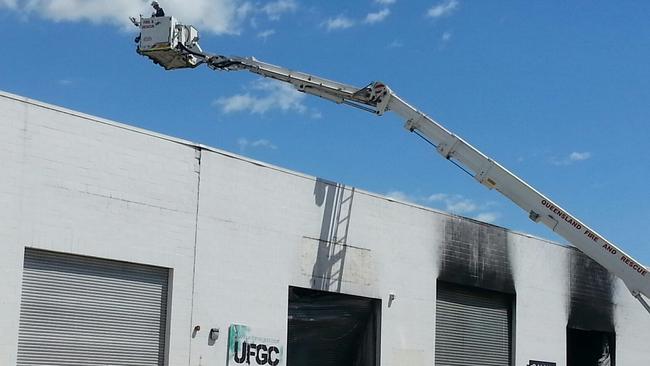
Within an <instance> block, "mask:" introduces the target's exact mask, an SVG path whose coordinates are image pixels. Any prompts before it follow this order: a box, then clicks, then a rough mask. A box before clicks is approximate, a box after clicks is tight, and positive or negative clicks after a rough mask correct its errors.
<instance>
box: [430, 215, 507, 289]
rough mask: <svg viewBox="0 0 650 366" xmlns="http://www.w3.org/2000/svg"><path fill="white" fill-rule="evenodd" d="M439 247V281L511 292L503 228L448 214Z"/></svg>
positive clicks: (505, 232)
mask: <svg viewBox="0 0 650 366" xmlns="http://www.w3.org/2000/svg"><path fill="white" fill-rule="evenodd" d="M440 250H441V252H440V273H439V274H438V279H439V280H442V281H447V282H452V283H457V284H461V285H466V286H473V287H480V288H484V289H490V290H495V291H499V292H505V293H510V294H514V293H515V284H514V280H513V276H512V267H511V263H510V256H509V253H508V232H507V230H506V229H504V228H500V227H498V226H493V225H490V224H485V223H481V222H477V221H472V220H469V219H466V218H461V217H449V218H448V219H446V221H445V229H444V239H443V243H442V246H441V249H440Z"/></svg>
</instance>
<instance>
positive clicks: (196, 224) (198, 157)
mask: <svg viewBox="0 0 650 366" xmlns="http://www.w3.org/2000/svg"><path fill="white" fill-rule="evenodd" d="M195 151H196V155H195V159H196V162H195V166H194V172H195V173H196V213H195V216H194V257H193V259H192V260H193V262H192V299H191V301H190V329H188V330H187V331H189V332H190V337H189V347H188V349H189V354H188V355H187V364H188V365H190V363H191V362H192V329H193V328H194V287H195V286H196V246H197V241H198V235H199V200H200V198H201V195H200V191H201V147H196V150H195Z"/></svg>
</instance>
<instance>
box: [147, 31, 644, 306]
mask: <svg viewBox="0 0 650 366" xmlns="http://www.w3.org/2000/svg"><path fill="white" fill-rule="evenodd" d="M167 23H171V24H175V26H176V27H182V26H179V25H178V24H177V23H176V22H175V21H174V20H173V19H172V21H171V22H167ZM189 27H191V26H189ZM141 32H142V35H143V37H144V35H145V30H142V29H141ZM173 33H174V32H170V34H172V37H173ZM179 33H180V34H182V32H179ZM197 41H198V35H197V36H196V37H194V38H193V39H192V40H191V42H189V43H188V42H187V41H185V42H184V41H183V40H180V41H179V40H178V39H171V40H170V42H169V43H170V44H174V45H175V47H170V48H169V52H170V55H165V56H164V57H163V58H161V59H158V60H156V59H155V58H154V57H152V56H151V55H147V54H146V51H145V52H142V51H140V50H139V53H141V54H145V55H147V56H149V57H150V58H152V59H154V61H155V62H156V63H159V64H161V66H163V67H165V68H168V67H167V65H166V64H165V62H166V61H165V60H174V64H173V66H174V67H173V68H182V67H183V66H179V62H178V60H179V59H183V58H185V59H187V60H189V61H188V65H187V66H186V67H196V66H198V65H200V64H206V65H207V66H208V67H209V68H211V69H213V70H223V71H239V70H246V71H250V72H253V73H255V74H258V75H261V76H264V77H268V78H272V79H276V80H279V81H282V82H286V83H290V84H291V85H293V86H294V87H295V88H296V89H297V90H298V91H300V92H304V93H307V94H312V95H315V96H318V97H321V98H324V99H327V100H330V101H333V102H335V103H338V104H347V105H351V106H354V107H357V108H360V109H363V110H365V111H368V112H371V113H374V114H376V115H383V114H384V113H385V112H387V111H391V112H394V113H396V114H397V115H399V116H400V117H401V118H402V119H403V120H404V121H405V124H404V127H405V128H406V129H407V130H409V131H411V132H414V133H416V134H418V135H420V136H421V137H422V138H424V139H426V140H427V141H428V142H429V143H431V144H432V145H434V146H435V148H436V150H437V151H438V153H439V154H440V155H442V157H444V158H445V159H447V160H450V161H452V162H453V163H454V164H456V165H458V166H459V167H461V168H462V169H463V170H465V171H466V172H467V173H469V174H470V175H471V176H473V177H474V179H476V181H478V182H479V183H481V184H482V185H484V186H486V187H487V188H488V189H494V190H496V191H498V192H500V193H501V194H503V195H504V196H506V197H507V198H508V199H510V200H511V201H512V202H514V203H515V204H516V205H517V206H519V207H521V208H522V209H523V210H524V211H525V212H526V213H527V214H528V217H529V218H530V219H531V220H533V221H534V222H536V223H541V224H544V225H545V226H547V227H548V228H550V229H551V230H553V231H554V232H556V233H557V234H559V235H560V236H561V237H563V238H565V239H566V240H567V241H568V242H569V243H571V244H573V245H574V246H575V247H576V248H578V249H580V250H581V251H582V252H583V253H585V254H586V255H588V256H589V257H590V258H592V259H593V260H595V261H596V262H598V263H599V264H600V265H602V266H603V267H605V268H606V269H607V270H609V271H610V272H611V273H613V274H614V275H616V276H618V277H619V278H620V279H621V280H622V281H623V282H624V283H625V285H626V286H627V287H628V289H629V290H630V292H631V293H632V295H633V296H634V297H635V298H636V299H637V300H638V301H639V302H640V303H641V304H642V305H643V307H644V308H645V309H646V310H647V311H648V312H649V313H650V305H649V304H648V302H647V300H646V298H650V274H648V272H649V269H648V268H646V267H645V266H643V265H641V264H640V263H639V262H638V261H636V260H635V259H633V258H632V257H631V256H629V255H628V254H627V253H625V252H623V251H622V250H621V249H620V248H618V247H617V246H616V245H614V244H613V243H611V242H610V241H608V240H607V239H605V238H604V237H603V236H602V235H600V234H598V233H597V232H596V231H595V230H594V229H592V228H591V227H589V226H587V225H586V224H585V223H583V222H582V221H580V220H579V219H577V218H576V217H575V216H573V215H571V214H570V213H569V212H567V211H566V210H565V209H563V208H561V207H560V206H559V205H557V204H556V203H555V202H553V201H552V200H551V199H549V198H548V197H546V196H544V195H543V194H542V193H540V192H538V191H537V190H536V189H534V188H533V187H532V186H530V185H529V184H527V183H526V182H524V181H523V180H522V179H520V178H519V177H517V176H516V175H515V174H513V173H511V172H510V171H508V170H507V169H506V168H504V167H503V166H501V165H500V164H499V163H497V162H496V161H494V160H493V159H491V158H489V157H488V156H486V155H485V154H483V153H482V152H480V151H479V150H478V149H476V148H475V147H474V146H472V145H470V144H469V143H467V142H466V141H465V140H463V139H462V138H460V137H459V136H457V135H455V134H454V133H452V132H450V131H449V130H447V129H446V128H444V127H443V126H442V125H440V124H439V123H438V122H436V121H435V120H433V119H432V118H431V117H429V116H427V115H426V114H425V113H423V112H421V111H419V110H418V109H416V108H414V107H412V106H411V105H409V104H408V103H407V102H405V101H404V100H403V99H401V98H400V97H399V96H398V95H397V94H395V93H394V92H393V91H392V90H391V89H390V88H389V87H388V86H386V85H385V84H384V83H382V82H378V81H376V82H373V83H370V84H369V85H367V86H365V87H362V88H359V87H355V86H350V85H346V84H342V83H339V82H336V81H331V80H327V79H324V78H320V77H317V76H313V75H309V74H306V73H303V72H297V71H291V70H289V69H286V68H283V67H280V66H275V65H271V64H268V63H265V62H261V61H258V60H256V59H254V58H245V57H226V56H221V55H209V54H206V53H203V52H202V51H201V50H200V47H198V44H197ZM163 48H164V47H163ZM159 49H160V47H159Z"/></svg>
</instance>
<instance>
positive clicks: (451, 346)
mask: <svg viewBox="0 0 650 366" xmlns="http://www.w3.org/2000/svg"><path fill="white" fill-rule="evenodd" d="M511 307H512V297H511V296H510V295H506V294H501V293H497V292H492V291H484V290H479V289H474V288H468V287H461V286H456V285H451V284H447V283H442V282H438V291H437V300H436V353H435V358H436V361H435V364H436V366H508V365H510V364H511V363H510V355H511V348H510V347H511V346H510V345H511V331H510V329H511V328H510V319H511Z"/></svg>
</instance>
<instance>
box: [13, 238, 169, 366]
mask: <svg viewBox="0 0 650 366" xmlns="http://www.w3.org/2000/svg"><path fill="white" fill-rule="evenodd" d="M168 277H169V270H168V269H165V268H160V267H152V266H144V265H138V264H132V263H125V262H117V261H108V260H103V259H96V258H88V257H82V256H75V255H69V254H61V253H54V252H48V251H41V250H35V249H27V250H26V251H25V264H24V270H23V288H22V300H21V309H20V330H19V335H18V365H162V364H163V362H164V348H165V347H164V346H165V329H166V324H165V323H166V318H167V281H168Z"/></svg>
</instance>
